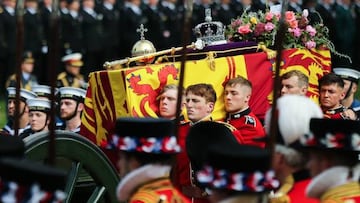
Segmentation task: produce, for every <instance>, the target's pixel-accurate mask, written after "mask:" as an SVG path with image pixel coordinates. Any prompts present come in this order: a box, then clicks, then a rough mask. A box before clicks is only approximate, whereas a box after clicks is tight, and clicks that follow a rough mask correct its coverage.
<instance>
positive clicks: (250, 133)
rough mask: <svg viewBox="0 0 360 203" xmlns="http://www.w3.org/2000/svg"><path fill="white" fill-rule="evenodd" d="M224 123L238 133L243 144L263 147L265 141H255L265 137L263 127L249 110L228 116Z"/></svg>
mask: <svg viewBox="0 0 360 203" xmlns="http://www.w3.org/2000/svg"><path fill="white" fill-rule="evenodd" d="M226 122H227V123H229V124H231V125H232V126H234V127H235V128H236V129H237V130H238V131H239V132H240V134H241V136H242V142H243V143H244V144H247V145H255V146H259V147H265V141H259V140H257V139H261V138H264V137H265V136H266V133H265V130H264V127H263V125H262V124H261V122H260V120H259V119H258V118H257V117H256V116H255V114H254V113H253V112H251V110H250V108H247V109H246V110H244V111H241V112H239V113H235V114H228V115H227V119H226Z"/></svg>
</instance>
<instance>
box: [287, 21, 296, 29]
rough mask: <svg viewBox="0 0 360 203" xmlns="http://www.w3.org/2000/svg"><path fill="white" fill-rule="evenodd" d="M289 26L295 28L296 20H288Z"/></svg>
mask: <svg viewBox="0 0 360 203" xmlns="http://www.w3.org/2000/svg"><path fill="white" fill-rule="evenodd" d="M288 23H289V26H290V27H291V28H297V27H298V21H297V20H293V21H288Z"/></svg>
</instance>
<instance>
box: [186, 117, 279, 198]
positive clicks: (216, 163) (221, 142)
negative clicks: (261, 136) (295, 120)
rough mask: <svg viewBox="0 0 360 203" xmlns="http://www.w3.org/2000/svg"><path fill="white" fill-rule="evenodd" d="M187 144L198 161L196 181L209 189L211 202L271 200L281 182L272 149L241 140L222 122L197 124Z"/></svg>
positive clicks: (190, 132)
mask: <svg viewBox="0 0 360 203" xmlns="http://www.w3.org/2000/svg"><path fill="white" fill-rule="evenodd" d="M186 146H187V147H186V148H187V152H188V155H189V158H190V160H191V163H194V164H196V165H195V166H196V167H195V166H194V168H195V170H194V182H195V183H196V184H197V185H200V187H202V188H204V190H205V191H207V193H208V196H207V198H208V199H209V201H210V202H211V203H217V202H254V203H255V202H267V199H268V192H269V191H270V190H272V189H273V188H274V187H277V186H278V181H277V180H275V177H274V173H273V172H272V171H271V166H270V159H271V155H270V153H269V151H267V150H265V149H262V148H259V147H255V146H248V145H241V144H239V143H238V141H237V140H236V139H235V138H234V137H233V135H232V132H231V130H230V129H229V128H228V127H227V126H226V125H224V124H222V123H217V122H210V121H204V122H200V123H198V124H196V125H194V126H193V127H192V128H191V129H190V131H189V135H188V137H187V138H186ZM244 163H246V164H244ZM255 174H256V175H255ZM254 176H256V178H255V179H254V178H253V177H254ZM234 177H241V178H234ZM219 180H221V181H220V182H219ZM250 185H251V186H250Z"/></svg>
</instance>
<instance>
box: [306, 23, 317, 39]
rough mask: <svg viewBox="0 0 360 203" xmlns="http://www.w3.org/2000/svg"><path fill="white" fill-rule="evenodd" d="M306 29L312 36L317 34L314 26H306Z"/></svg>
mask: <svg viewBox="0 0 360 203" xmlns="http://www.w3.org/2000/svg"><path fill="white" fill-rule="evenodd" d="M305 30H306V32H308V33H309V34H310V36H311V37H314V36H315V35H316V29H315V28H313V27H312V26H311V25H308V26H306V28H305Z"/></svg>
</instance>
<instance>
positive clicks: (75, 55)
mask: <svg viewBox="0 0 360 203" xmlns="http://www.w3.org/2000/svg"><path fill="white" fill-rule="evenodd" d="M81 58H82V55H81V54H80V53H73V54H68V55H66V56H64V57H62V59H61V61H62V62H65V61H72V60H80V59H81Z"/></svg>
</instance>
